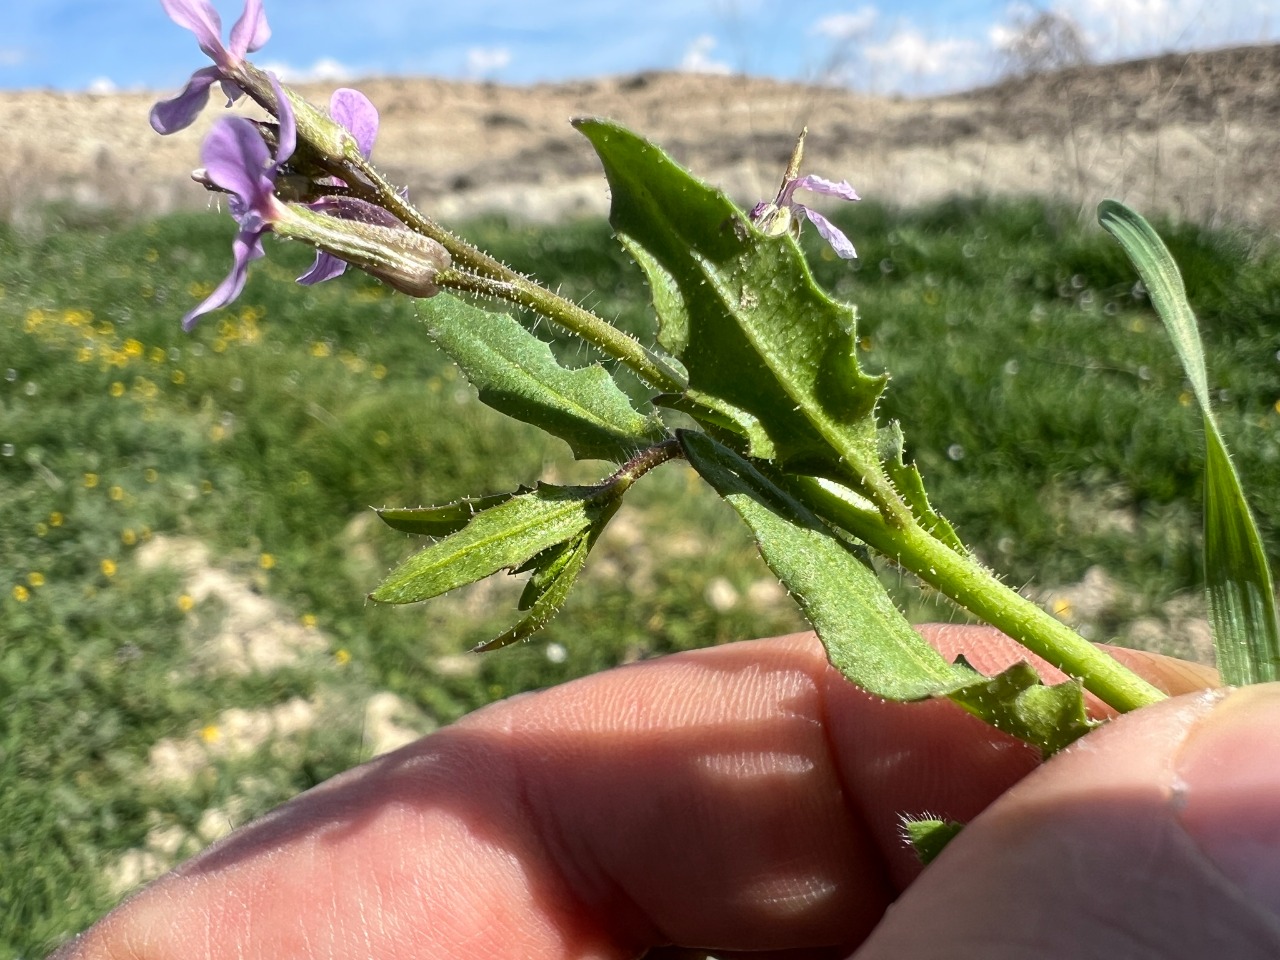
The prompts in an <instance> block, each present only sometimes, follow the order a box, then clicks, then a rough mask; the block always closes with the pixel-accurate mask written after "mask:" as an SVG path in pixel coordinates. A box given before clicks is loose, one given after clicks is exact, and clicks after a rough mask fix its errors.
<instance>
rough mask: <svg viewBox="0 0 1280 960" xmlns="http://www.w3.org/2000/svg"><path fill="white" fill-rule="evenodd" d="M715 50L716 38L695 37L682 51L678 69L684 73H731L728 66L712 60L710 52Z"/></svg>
mask: <svg viewBox="0 0 1280 960" xmlns="http://www.w3.org/2000/svg"><path fill="white" fill-rule="evenodd" d="M715 48H716V38H715V37H713V36H712V35H711V34H709V33H704V34H702V36H700V37H695V38H694V40H693V43H691V44H689V46H688V47H687V48H686V49H685V51H684V58H683V59H682V60H681V61H680V69H681V70H683V71H684V72H685V73H720V74H725V73H732V72H733V71H732V70H730V68H729V65H728V64H727V63H725V62H723V61H721V60H713V59H712V57H711V51H712V50H714V49H715Z"/></svg>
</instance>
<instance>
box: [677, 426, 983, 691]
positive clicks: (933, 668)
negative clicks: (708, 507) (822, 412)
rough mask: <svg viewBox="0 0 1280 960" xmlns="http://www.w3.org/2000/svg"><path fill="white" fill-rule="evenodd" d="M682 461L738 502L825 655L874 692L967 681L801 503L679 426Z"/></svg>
mask: <svg viewBox="0 0 1280 960" xmlns="http://www.w3.org/2000/svg"><path fill="white" fill-rule="evenodd" d="M678 437H679V439H680V442H681V443H682V444H683V445H684V449H685V454H686V456H687V457H688V458H689V462H690V463H691V464H692V465H693V467H694V469H695V470H697V471H698V473H699V475H701V476H702V478H703V479H704V480H706V481H707V482H708V483H710V484H711V486H712V487H714V488H715V490H716V492H717V493H719V494H720V496H722V497H724V498H725V499H726V500H727V501H728V502H729V503H730V505H731V506H732V507H733V508H734V509H735V510H737V511H738V513H739V515H741V517H742V519H743V520H745V521H746V523H747V526H749V527H750V528H751V532H752V533H753V534H754V535H755V538H756V542H757V543H758V544H759V546H760V553H761V555H762V556H763V557H764V561H765V563H767V564H768V565H769V569H770V570H772V571H773V572H774V574H775V575H776V576H777V577H778V579H779V580H781V581H782V583H783V585H784V586H786V588H787V589H788V591H790V593H791V595H792V596H793V597H794V598H795V600H796V602H797V603H798V604H799V605H800V609H801V610H803V611H804V614H805V616H806V617H807V618H808V619H809V622H810V623H811V624H812V625H813V628H814V630H816V631H817V633H818V637H819V639H821V640H822V643H823V645H824V646H825V647H826V650H827V656H828V658H829V659H830V660H831V663H832V664H833V665H834V666H835V667H836V669H838V670H839V671H840V672H841V673H843V674H844V675H845V676H846V677H848V678H849V679H850V680H851V681H853V682H854V683H856V684H857V685H858V686H860V687H862V688H863V689H864V690H867V691H869V692H871V693H874V694H876V695H877V696H881V697H886V698H888V699H891V700H919V699H922V698H925V697H930V696H935V695H938V694H944V693H947V692H949V691H951V690H956V689H959V688H961V687H964V686H966V685H969V684H971V683H972V682H973V679H974V674H973V672H972V671H971V670H968V669H965V668H962V667H956V666H952V665H951V664H949V663H947V661H946V660H945V659H944V658H943V657H942V655H941V654H939V653H938V652H937V651H936V650H934V649H933V648H932V647H931V646H929V645H928V644H927V643H926V642H925V641H924V640H923V639H922V638H921V637H920V635H919V634H918V633H916V632H915V631H914V630H913V629H911V626H910V624H908V623H907V621H906V619H904V618H903V616H902V614H901V613H899V612H898V609H897V607H895V606H894V605H893V601H892V600H891V599H890V598H889V595H888V594H887V593H886V592H885V589H884V587H883V585H882V584H881V583H880V580H879V578H878V577H877V576H876V575H875V573H874V572H873V571H872V570H870V569H868V568H867V567H866V566H865V565H864V564H863V563H862V561H861V560H860V559H859V558H858V556H857V555H856V554H855V553H854V552H853V550H852V549H851V548H850V547H849V546H848V545H847V544H845V543H844V541H842V540H841V539H840V538H839V537H837V536H836V535H835V534H834V533H833V532H832V530H831V529H830V528H829V527H827V526H826V525H825V524H824V523H823V522H822V521H821V520H819V519H818V518H817V517H816V516H815V515H814V514H813V513H812V512H811V511H810V510H809V509H808V508H807V507H805V506H803V505H802V504H801V503H800V502H799V501H798V500H796V499H795V498H794V497H792V496H791V495H790V494H788V493H787V492H785V491H784V490H783V489H782V488H781V487H779V486H777V485H776V484H775V483H774V482H773V481H772V480H770V479H769V478H767V477H766V476H765V475H764V474H762V473H761V472H760V471H759V470H757V469H756V467H755V466H753V465H752V464H751V463H749V462H748V461H746V460H744V459H743V458H742V457H740V456H738V455H737V454H736V453H734V452H733V451H732V450H730V449H729V448H728V447H725V446H722V445H721V444H719V443H716V442H715V441H714V440H712V439H711V438H710V437H708V436H706V435H705V434H700V433H696V432H694V431H680V432H679V433H678Z"/></svg>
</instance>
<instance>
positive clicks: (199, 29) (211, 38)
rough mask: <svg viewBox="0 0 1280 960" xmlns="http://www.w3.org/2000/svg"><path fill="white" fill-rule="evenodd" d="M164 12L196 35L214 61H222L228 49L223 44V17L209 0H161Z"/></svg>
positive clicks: (203, 48) (202, 48)
mask: <svg viewBox="0 0 1280 960" xmlns="http://www.w3.org/2000/svg"><path fill="white" fill-rule="evenodd" d="M160 5H161V6H163V7H164V12H165V13H167V14H168V15H169V19H170V20H172V21H173V22H174V23H176V24H177V25H178V26H180V27H185V28H186V29H188V30H190V31H191V32H192V33H194V34H195V35H196V42H197V43H199V44H200V49H201V50H203V51H204V52H205V53H206V54H208V55H209V59H211V60H212V61H213V62H214V63H219V64H220V63H222V62H223V60H225V59H226V55H227V51H226V49H225V48H224V47H223V46H222V18H221V17H219V16H218V11H217V10H215V9H214V8H213V4H211V3H209V0H160Z"/></svg>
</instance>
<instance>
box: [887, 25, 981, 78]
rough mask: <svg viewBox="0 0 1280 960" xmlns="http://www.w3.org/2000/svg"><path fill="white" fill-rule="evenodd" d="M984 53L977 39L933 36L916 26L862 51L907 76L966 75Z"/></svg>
mask: <svg viewBox="0 0 1280 960" xmlns="http://www.w3.org/2000/svg"><path fill="white" fill-rule="evenodd" d="M982 54H983V48H982V46H981V45H980V44H979V43H977V42H976V41H974V40H964V39H957V38H953V37H946V38H942V39H939V40H931V39H929V38H928V37H926V36H925V35H924V34H923V33H921V32H920V31H919V30H916V29H915V28H913V27H906V28H904V29H901V30H899V31H898V32H897V33H895V34H893V35H892V36H891V37H889V39H888V40H886V41H884V42H883V43H878V44H868V45H867V47H866V49H865V50H864V51H863V55H864V56H865V57H866V59H867V61H868V62H870V63H872V64H875V65H876V66H878V67H880V68H882V69H884V70H886V71H888V72H889V73H892V74H896V75H898V76H900V77H902V78H904V79H906V78H910V77H918V78H929V79H938V78H943V77H945V76H947V75H951V76H959V75H967V74H968V73H970V72H971V71H972V70H973V67H974V65H975V64H976V63H977V62H978V61H979V60H980V59H981V58H982Z"/></svg>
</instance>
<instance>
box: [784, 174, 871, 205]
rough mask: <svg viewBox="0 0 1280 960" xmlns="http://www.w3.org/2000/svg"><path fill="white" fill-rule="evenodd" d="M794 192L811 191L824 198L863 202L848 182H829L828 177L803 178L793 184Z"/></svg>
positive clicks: (811, 176) (810, 176) (810, 175)
mask: <svg viewBox="0 0 1280 960" xmlns="http://www.w3.org/2000/svg"><path fill="white" fill-rule="evenodd" d="M791 189H792V191H795V190H810V191H812V192H813V193H820V194H822V195H823V196H824V197H839V198H840V199H841V200H861V199H862V198H861V197H859V196H858V194H857V192H856V191H855V190H854V189H853V187H851V186H850V185H849V181H848V180H841V181H840V182H839V183H836V182H835V181H834V180H828V179H827V178H826V177H818V176H814V175H813V174H809V175H808V176H807V177H801V178H800V179H799V180H795V181H793V182H792V184H791Z"/></svg>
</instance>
